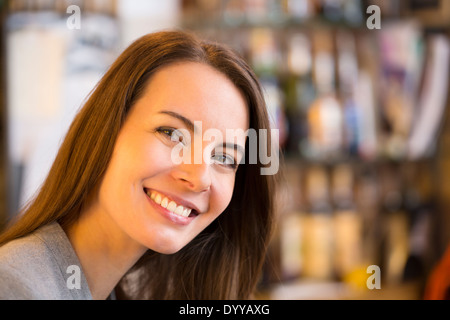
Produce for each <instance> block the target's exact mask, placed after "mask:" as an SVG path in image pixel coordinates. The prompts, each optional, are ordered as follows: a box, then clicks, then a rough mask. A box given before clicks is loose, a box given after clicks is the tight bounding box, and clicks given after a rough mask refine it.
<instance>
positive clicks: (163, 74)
mask: <svg viewBox="0 0 450 320" xmlns="http://www.w3.org/2000/svg"><path fill="white" fill-rule="evenodd" d="M137 104H140V105H141V107H142V109H143V110H141V111H143V112H146V113H151V114H154V113H159V112H161V111H162V110H168V111H174V112H178V113H181V114H183V116H185V117H186V118H189V119H190V120H191V121H201V122H202V124H203V126H204V127H205V126H206V127H208V128H216V129H223V130H225V129H243V130H246V129H248V121H249V120H248V118H249V116H248V107H247V104H246V102H245V99H244V97H243V95H242V94H241V92H240V90H239V89H238V88H237V87H236V86H235V85H234V84H233V82H232V81H231V80H230V79H228V78H227V76H226V75H224V74H223V73H221V72H220V71H218V70H216V69H214V68H213V67H211V66H209V65H206V64H203V63H197V62H182V63H176V64H172V65H169V66H166V67H163V68H161V69H160V70H158V71H157V72H156V73H155V74H154V75H153V76H152V77H151V79H150V80H149V82H148V84H147V88H146V91H145V93H144V95H143V97H142V98H141V99H140V101H138V103H137Z"/></svg>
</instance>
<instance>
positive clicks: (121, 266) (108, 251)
mask: <svg viewBox="0 0 450 320" xmlns="http://www.w3.org/2000/svg"><path fill="white" fill-rule="evenodd" d="M64 231H65V232H66V234H67V237H68V238H69V240H70V242H71V244H72V246H73V248H74V250H75V252H76V254H77V256H78V259H79V260H80V263H81V267H82V269H83V272H84V275H85V277H86V280H87V283H88V285H89V289H90V291H91V295H92V297H93V299H95V300H97V299H106V298H107V297H108V295H109V294H110V293H111V292H112V290H113V289H114V287H115V286H116V285H117V283H118V282H119V281H120V279H121V278H122V277H123V276H124V275H125V273H126V272H127V271H128V270H130V268H131V267H132V266H133V265H134V264H135V263H136V262H137V261H138V260H139V258H140V257H141V256H142V255H143V254H144V253H145V251H146V250H147V249H146V248H145V247H144V246H142V245H141V244H139V243H137V242H136V241H134V240H133V239H131V238H130V237H129V236H128V235H126V234H125V233H123V231H121V229H120V228H119V227H118V226H117V224H116V223H115V222H114V221H112V219H110V218H109V216H106V215H104V214H103V215H102V214H101V213H99V212H96V211H95V210H87V211H86V212H83V213H82V214H81V215H80V218H79V219H78V220H77V221H76V222H75V223H73V224H72V225H70V226H68V227H67V228H65V230H64Z"/></svg>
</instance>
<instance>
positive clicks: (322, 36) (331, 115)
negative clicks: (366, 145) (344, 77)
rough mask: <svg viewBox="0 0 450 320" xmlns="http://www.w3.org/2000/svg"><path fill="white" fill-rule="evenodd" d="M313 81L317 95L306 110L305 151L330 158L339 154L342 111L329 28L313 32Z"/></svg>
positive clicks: (315, 156) (308, 153) (340, 151)
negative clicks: (336, 84) (306, 133)
mask: <svg viewBox="0 0 450 320" xmlns="http://www.w3.org/2000/svg"><path fill="white" fill-rule="evenodd" d="M313 39H314V40H313V41H314V46H313V47H314V49H313V52H314V59H313V61H314V62H313V81H314V85H315V87H316V92H317V97H316V99H315V100H314V101H313V103H312V104H311V106H310V107H309V110H308V115H307V123H308V142H307V144H306V145H305V146H304V147H305V148H304V152H305V154H306V155H307V156H308V157H310V158H312V159H321V160H325V159H327V160H330V159H333V158H338V157H339V156H340V155H341V154H342V147H343V113H342V107H341V105H340V103H339V101H338V99H337V97H336V86H335V61H334V55H333V48H334V45H333V36H332V33H331V32H330V31H327V30H325V31H324V30H320V31H316V32H314V36H313Z"/></svg>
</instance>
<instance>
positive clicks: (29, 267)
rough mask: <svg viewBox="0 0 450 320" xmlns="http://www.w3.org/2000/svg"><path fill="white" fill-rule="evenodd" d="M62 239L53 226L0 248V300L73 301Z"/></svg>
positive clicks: (68, 254) (62, 233) (66, 240)
mask: <svg viewBox="0 0 450 320" xmlns="http://www.w3.org/2000/svg"><path fill="white" fill-rule="evenodd" d="M64 237H65V235H64V231H63V230H62V229H61V227H60V226H59V224H56V223H54V224H50V225H47V226H44V227H41V228H39V229H38V230H36V231H35V232H33V233H31V234H29V235H28V236H25V237H22V238H19V239H16V240H12V241H10V242H8V243H6V244H5V245H3V246H2V247H0V299H72V298H73V294H72V292H70V291H69V290H68V288H67V285H66V278H67V267H68V265H69V264H68V263H66V260H67V259H66V256H71V252H70V250H71V249H69V248H67V247H66V246H64V245H63V244H64V242H67V243H68V239H67V238H65V239H64ZM76 262H77V261H76ZM76 262H75V263H76Z"/></svg>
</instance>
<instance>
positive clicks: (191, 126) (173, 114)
mask: <svg viewBox="0 0 450 320" xmlns="http://www.w3.org/2000/svg"><path fill="white" fill-rule="evenodd" d="M159 113H162V114H167V115H169V116H171V117H174V118H177V119H178V120H181V121H182V122H183V123H184V124H185V125H186V127H187V128H188V129H189V130H191V131H194V129H197V128H196V127H195V126H194V123H193V122H192V121H191V120H189V119H188V118H186V117H184V116H182V115H181V114H179V113H176V112H173V111H165V110H163V111H160V112H159Z"/></svg>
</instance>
